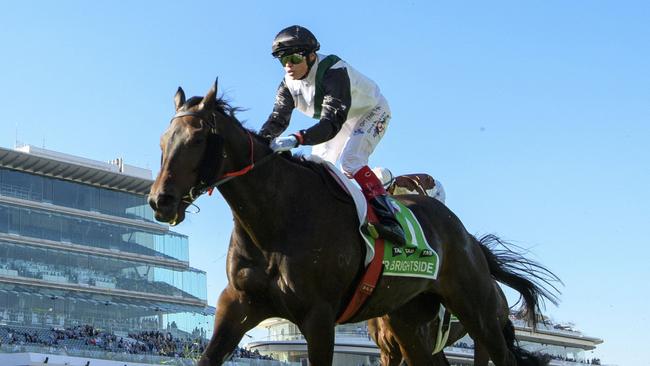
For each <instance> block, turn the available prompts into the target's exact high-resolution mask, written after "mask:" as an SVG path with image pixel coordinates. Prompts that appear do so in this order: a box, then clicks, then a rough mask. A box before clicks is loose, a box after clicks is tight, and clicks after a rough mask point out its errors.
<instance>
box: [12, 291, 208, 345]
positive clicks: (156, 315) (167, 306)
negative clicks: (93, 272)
mask: <svg viewBox="0 0 650 366" xmlns="http://www.w3.org/2000/svg"><path fill="white" fill-rule="evenodd" d="M213 321H214V309H213V308H210V307H205V308H201V307H194V306H186V305H178V304H173V303H165V302H152V301H145V300H140V299H125V298H121V297H117V296H111V295H102V294H88V293H81V292H74V291H65V290H57V289H45V288H41V289H39V288H36V287H32V286H24V285H13V284H2V283H0V324H2V325H13V326H28V327H47V328H51V327H60V328H65V327H74V326H77V325H86V324H92V325H93V326H94V327H95V328H99V329H107V330H111V331H123V332H137V331H143V330H172V329H173V330H179V331H181V332H186V333H192V332H193V331H195V330H196V329H198V330H201V331H203V332H207V333H208V334H207V335H209V334H211V332H212V331H211V328H212V323H213Z"/></svg>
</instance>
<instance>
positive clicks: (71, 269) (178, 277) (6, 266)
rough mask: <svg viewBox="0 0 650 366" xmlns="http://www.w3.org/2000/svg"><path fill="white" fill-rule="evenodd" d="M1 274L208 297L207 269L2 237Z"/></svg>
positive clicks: (72, 283) (69, 283) (199, 298)
mask: <svg viewBox="0 0 650 366" xmlns="http://www.w3.org/2000/svg"><path fill="white" fill-rule="evenodd" d="M0 275H4V276H13V277H22V278H29V279H36V280H42V281H47V282H55V283H62V284H67V285H78V286H82V287H84V288H88V287H91V288H92V287H96V288H108V289H119V290H126V291H136V292H141V293H150V294H158V295H167V296H173V297H177V298H187V299H193V300H203V301H205V300H207V298H206V296H207V294H206V286H207V284H206V277H205V273H203V272H201V271H196V270H190V269H188V270H185V271H179V270H176V269H170V268H162V267H156V266H153V265H151V264H148V263H138V262H133V261H128V260H122V259H116V258H112V257H101V256H96V255H90V254H82V253H70V252H65V251H63V250H56V249H47V248H39V247H30V246H26V245H23V244H14V243H9V242H6V241H1V240H0Z"/></svg>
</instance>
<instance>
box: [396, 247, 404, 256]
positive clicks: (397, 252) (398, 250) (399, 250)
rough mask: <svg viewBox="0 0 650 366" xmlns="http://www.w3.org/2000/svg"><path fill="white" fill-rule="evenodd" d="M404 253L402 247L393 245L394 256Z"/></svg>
mask: <svg viewBox="0 0 650 366" xmlns="http://www.w3.org/2000/svg"><path fill="white" fill-rule="evenodd" d="M402 253H404V251H403V250H402V248H399V247H393V257H397V256H398V255H402Z"/></svg>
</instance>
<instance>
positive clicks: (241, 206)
mask: <svg viewBox="0 0 650 366" xmlns="http://www.w3.org/2000/svg"><path fill="white" fill-rule="evenodd" d="M246 140H247V141H246V143H245V145H244V144H240V145H238V146H240V150H239V153H237V154H234V155H236V156H237V158H235V157H234V156H233V161H232V162H231V163H230V164H229V165H230V167H229V169H233V170H239V169H241V168H242V167H244V166H246V165H248V164H250V163H251V159H250V145H249V141H250V140H248V137H246ZM242 141H243V140H242ZM253 144H254V145H253V146H254V148H253V151H254V157H255V158H254V160H255V161H256V162H257V161H260V160H261V159H263V158H264V157H265V156H266V155H268V154H269V153H270V151H269V149H268V148H267V147H265V146H261V143H260V142H259V141H256V140H255V139H253ZM242 146H246V148H245V149H243V148H241V147H242ZM269 159H270V160H268V161H265V162H264V163H262V164H261V165H255V167H254V168H253V169H252V170H250V171H249V172H247V173H246V174H244V175H241V176H238V177H236V178H234V179H232V180H230V181H229V182H226V183H225V184H223V185H222V186H220V187H219V191H220V193H221V194H222V195H223V197H224V199H225V200H226V202H228V205H229V206H230V208H231V210H232V211H233V215H234V216H235V218H236V219H237V220H238V221H240V222H241V223H242V225H244V226H245V227H246V228H247V231H249V233H251V235H252V234H253V232H255V233H257V234H262V233H268V232H269V230H270V229H271V226H272V225H270V224H271V223H272V222H274V221H277V222H282V220H283V215H284V214H285V213H286V210H287V209H288V208H289V207H291V206H292V205H296V204H300V203H298V202H295V200H293V199H292V195H293V194H295V192H297V190H305V189H316V188H317V187H305V186H303V185H302V184H301V182H304V181H305V175H307V174H310V173H309V171H308V170H307V169H305V168H304V167H300V166H299V165H298V164H296V163H294V162H291V161H288V160H287V159H284V158H282V157H280V156H275V157H270V158H269Z"/></svg>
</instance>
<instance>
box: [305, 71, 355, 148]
mask: <svg viewBox="0 0 650 366" xmlns="http://www.w3.org/2000/svg"><path fill="white" fill-rule="evenodd" d="M322 86H323V91H324V97H323V105H322V110H321V116H320V120H319V121H318V123H316V124H315V125H313V126H312V127H310V128H308V129H306V130H301V131H300V133H301V135H302V139H303V141H302V144H303V145H317V144H320V143H323V142H325V141H329V140H331V139H332V138H334V136H336V134H337V133H338V132H339V131H340V130H341V127H342V126H343V123H345V121H346V120H347V119H348V110H349V109H350V103H351V101H352V96H351V93H350V77H349V76H348V72H347V70H346V69H344V68H341V69H330V70H327V72H326V73H325V75H323V81H322Z"/></svg>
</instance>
